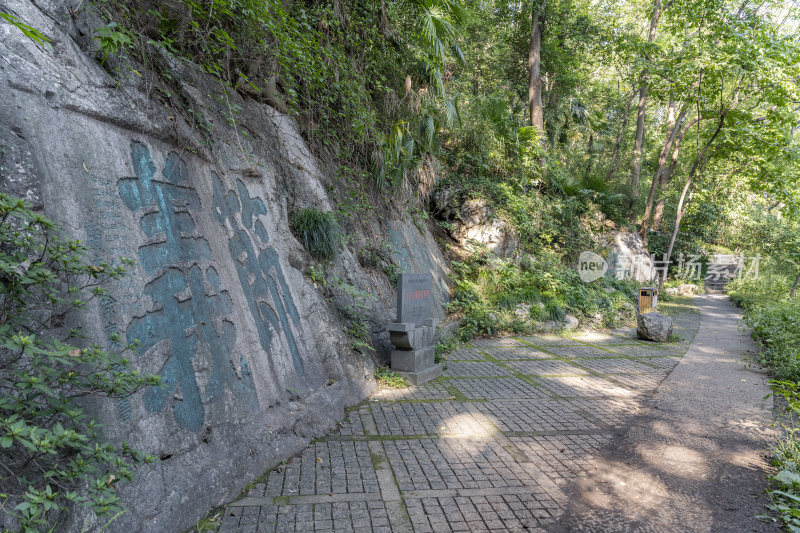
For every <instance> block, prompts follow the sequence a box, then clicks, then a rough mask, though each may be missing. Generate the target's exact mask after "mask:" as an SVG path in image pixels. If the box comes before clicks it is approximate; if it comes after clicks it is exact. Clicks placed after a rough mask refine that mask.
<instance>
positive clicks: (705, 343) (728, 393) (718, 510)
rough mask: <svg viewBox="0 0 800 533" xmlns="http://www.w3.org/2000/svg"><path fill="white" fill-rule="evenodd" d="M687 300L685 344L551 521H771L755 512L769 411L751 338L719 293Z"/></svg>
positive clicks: (614, 527) (627, 525)
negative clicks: (691, 311)
mask: <svg viewBox="0 0 800 533" xmlns="http://www.w3.org/2000/svg"><path fill="white" fill-rule="evenodd" d="M695 302H696V304H697V305H698V306H699V308H700V311H701V313H702V321H701V324H700V329H699V331H698V333H697V336H696V337H695V339H694V342H693V343H692V345H691V347H690V348H689V351H688V352H687V353H686V355H685V356H684V357H683V359H682V360H681V362H680V363H679V364H678V365H677V366H676V367H675V369H674V370H673V371H672V373H671V374H670V375H669V377H668V378H667V379H666V380H665V381H664V382H663V383H662V384H661V386H660V387H659V388H658V390H657V392H656V394H655V395H654V397H653V399H652V401H651V402H650V408H649V409H647V410H645V411H644V412H643V413H642V414H640V415H638V416H636V417H635V418H634V419H633V420H631V422H630V423H629V425H628V426H627V427H626V429H625V431H624V432H623V433H622V435H621V436H620V437H618V438H616V439H615V440H614V443H613V445H612V446H609V447H607V448H606V449H605V450H604V451H603V453H602V455H601V456H600V457H598V458H596V459H595V462H594V468H595V470H594V471H593V472H592V474H591V475H589V476H586V477H582V478H581V479H577V480H575V481H574V482H573V483H572V484H571V485H570V487H569V489H568V490H569V492H570V494H571V498H570V505H569V508H568V509H567V511H566V513H565V514H564V515H563V516H562V517H561V518H560V519H559V525H558V526H555V527H552V528H551V531H564V532H567V531H569V532H573V531H574V532H578V531H580V532H598V533H600V532H602V533H612V532H628V531H631V532H632V531H637V532H638V531H642V532H645V531H652V532H664V531H680V532H701V531H702V532H705V531H708V532H718V531H759V532H760V531H778V527H777V526H775V525H774V524H771V523H765V522H761V521H759V520H757V519H756V518H755V516H757V515H759V514H763V513H764V512H765V511H766V510H765V505H766V503H767V501H766V497H765V495H764V488H765V487H766V482H765V472H766V470H767V468H768V463H767V461H766V459H765V457H764V450H765V449H766V448H767V446H768V444H767V441H768V439H769V438H770V433H769V431H767V429H766V428H768V427H769V425H770V423H771V421H772V399H771V398H769V399H764V396H765V395H767V394H768V393H769V384H768V378H767V377H766V376H765V374H764V372H763V371H761V370H760V369H758V368H756V367H754V366H753V365H752V364H750V363H749V362H748V360H749V359H750V357H752V354H753V353H754V352H755V350H756V349H757V346H756V345H755V343H754V342H753V341H752V340H751V339H750V338H749V336H748V332H747V331H746V329H745V328H743V327H742V325H741V322H740V318H741V317H740V316H739V315H738V312H737V310H735V308H733V306H732V305H731V304H730V302H729V301H728V299H727V298H726V297H724V296H712V295H707V296H702V297H697V298H695Z"/></svg>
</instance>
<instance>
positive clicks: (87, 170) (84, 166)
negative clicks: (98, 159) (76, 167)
mask: <svg viewBox="0 0 800 533" xmlns="http://www.w3.org/2000/svg"><path fill="white" fill-rule="evenodd" d="M83 170H85V171H86V173H87V174H88V173H89V169H88V168H86V161H84V162H83Z"/></svg>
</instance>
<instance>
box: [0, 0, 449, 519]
mask: <svg viewBox="0 0 800 533" xmlns="http://www.w3.org/2000/svg"><path fill="white" fill-rule="evenodd" d="M0 11H4V12H10V13H13V14H15V15H17V16H18V17H19V18H20V19H22V20H24V21H25V22H26V23H28V24H30V25H32V26H34V27H36V28H37V29H39V30H40V31H42V32H43V33H44V34H45V35H47V36H48V37H50V39H52V43H51V45H50V46H47V47H42V46H39V45H37V44H35V43H34V42H33V41H31V40H29V39H27V38H25V37H24V36H23V35H22V34H21V33H20V32H19V31H17V30H16V29H14V28H12V27H11V26H9V25H8V24H0V146H2V148H3V150H1V151H0V157H2V160H1V161H0V168H3V169H4V170H3V171H2V173H0V179H1V180H2V181H1V182H0V190H2V191H4V192H12V193H14V194H17V195H19V196H23V197H26V198H27V199H28V200H30V201H31V202H33V203H34V205H36V206H38V207H39V208H41V209H42V210H43V211H44V212H45V214H46V215H48V216H49V217H50V218H52V219H54V220H55V221H56V222H57V223H59V224H60V225H61V226H62V228H63V229H64V230H65V231H66V232H68V233H69V234H71V235H72V236H73V237H75V238H78V239H81V240H82V241H84V242H85V243H87V245H88V246H89V247H90V254H91V256H92V258H93V259H96V260H101V259H105V260H108V261H111V262H116V261H118V260H119V258H121V257H128V258H132V259H134V260H135V262H136V264H135V267H134V268H133V272H132V276H130V277H129V278H127V279H125V280H123V281H120V282H119V283H117V284H116V285H115V286H113V287H110V289H111V290H112V293H113V295H114V297H115V299H116V301H115V302H113V303H107V304H104V305H98V306H96V307H95V308H94V309H92V310H91V311H90V312H89V313H88V314H87V315H85V316H84V324H83V325H84V327H85V329H86V332H87V334H88V335H89V337H90V338H93V339H107V338H108V337H109V336H110V335H111V334H113V333H119V334H120V335H121V336H122V338H125V339H127V340H128V341H132V340H133V339H139V340H140V341H141V346H140V349H139V350H138V353H137V354H136V355H135V356H134V358H135V361H136V364H137V366H138V367H139V368H140V369H141V370H143V371H147V372H152V373H156V374H160V375H161V376H162V377H163V382H164V383H165V387H164V388H159V389H156V388H152V389H148V390H145V391H141V392H140V393H138V394H136V395H135V396H133V397H131V398H129V399H126V400H124V401H119V402H115V403H109V404H104V405H99V406H97V412H98V415H99V416H100V418H101V421H102V422H103V423H104V424H105V426H106V429H107V432H108V434H109V436H110V437H111V438H112V439H113V440H115V441H118V442H121V441H123V440H125V441H127V442H128V443H130V444H131V445H132V446H134V447H136V448H138V449H140V450H142V451H145V452H147V453H150V454H153V455H156V456H158V457H160V458H161V462H160V463H159V464H158V465H157V466H155V467H154V468H152V469H149V468H145V469H143V470H142V471H140V472H139V473H138V475H137V477H136V479H135V481H134V482H133V483H131V484H129V485H127V486H125V487H123V488H122V489H121V492H122V496H123V499H124V501H125V502H126V504H127V506H128V507H129V508H130V509H131V512H130V513H127V514H125V515H123V516H122V517H121V518H119V519H117V520H116V521H115V522H114V523H113V524H112V528H111V529H113V530H118V531H122V530H126V531H159V532H160V531H175V530H179V529H182V528H186V527H188V526H190V525H192V524H194V523H195V521H196V520H197V518H199V517H200V516H202V515H203V514H204V513H205V511H206V510H207V509H210V508H213V507H215V506H216V505H219V504H222V503H223V502H224V501H226V500H229V499H230V498H232V497H234V496H235V495H236V494H237V493H238V491H239V490H240V489H241V488H242V487H243V486H244V485H245V484H246V483H248V482H249V481H251V480H252V479H254V478H255V477H257V476H259V475H261V474H262V473H263V472H264V471H265V470H267V469H268V468H271V467H272V466H273V465H274V464H276V463H277V462H278V461H280V460H282V459H284V458H285V457H287V456H289V455H291V454H293V453H295V452H296V451H298V450H299V449H301V448H302V447H303V446H304V445H305V444H306V443H307V441H308V440H309V439H310V438H312V437H314V436H315V435H320V434H322V433H324V432H325V431H326V430H327V429H328V428H329V427H330V426H331V425H332V424H333V423H334V422H335V421H336V420H338V419H339V418H341V416H342V412H343V408H344V407H345V406H347V405H350V404H353V403H356V402H357V401H359V400H360V399H362V398H363V397H364V396H365V395H367V394H368V393H369V392H370V391H371V390H372V389H373V388H374V381H373V378H372V374H373V369H374V365H375V360H374V358H373V357H372V356H368V355H362V354H360V353H358V352H355V351H353V350H352V349H351V343H350V340H349V339H348V338H347V336H346V335H345V334H344V333H343V330H344V324H343V323H342V319H341V317H340V314H339V313H337V311H336V309H335V308H334V306H332V305H331V304H330V303H328V302H327V301H326V300H325V298H323V295H322V294H321V293H320V292H319V290H318V289H317V288H315V286H314V284H313V283H311V282H310V281H308V280H307V279H306V278H305V277H304V275H303V273H304V271H305V270H306V269H307V267H308V264H309V261H310V258H309V256H308V254H307V253H306V251H305V250H304V249H303V247H302V246H301V245H300V244H299V243H298V242H297V241H296V240H295V238H294V237H293V236H292V234H291V233H290V231H289V229H288V217H289V213H290V212H291V211H292V210H293V209H297V208H302V207H310V206H314V207H317V208H319V209H323V210H325V209H332V208H333V202H332V199H331V198H330V197H329V192H328V191H329V190H332V189H333V187H332V186H331V179H330V175H331V173H330V172H328V171H326V169H325V168H324V165H322V164H321V163H320V162H319V161H318V160H317V159H316V158H315V157H314V156H313V155H312V153H311V152H310V151H309V148H308V147H307V146H306V144H305V142H304V140H303V138H302V136H301V134H300V133H299V130H298V128H297V126H296V124H295V123H294V121H293V120H292V119H290V118H288V117H287V116H285V115H283V114H281V113H279V112H278V111H276V110H274V109H273V108H271V107H269V106H267V105H265V104H261V103H257V102H255V101H252V100H246V99H242V98H240V97H239V96H238V95H236V94H235V93H234V94H232V95H231V96H230V100H229V101H227V102H220V101H219V99H218V98H215V97H213V96H212V95H214V94H219V93H218V89H219V88H218V87H216V86H215V85H214V84H213V83H212V81H211V80H209V79H208V78H206V77H204V76H202V75H201V74H199V73H198V71H197V69H196V68H194V67H193V66H191V65H186V64H180V63H177V62H176V63H175V64H174V65H172V68H173V72H174V73H175V74H176V75H177V76H176V79H177V83H179V85H180V92H181V98H182V99H184V101H185V106H184V109H191V110H192V113H194V114H196V115H199V116H201V117H202V120H203V121H204V123H205V124H206V125H207V127H206V131H200V130H199V129H198V128H197V126H196V124H195V125H192V124H191V123H190V121H189V118H187V114H186V113H176V112H175V111H174V109H175V108H174V106H167V105H165V104H164V103H162V100H163V98H162V96H163V93H162V92H161V91H160V89H159V87H157V86H154V85H153V84H152V81H151V78H148V77H147V76H143V77H142V78H140V77H138V76H137V75H135V74H132V73H131V72H132V71H130V66H128V68H126V67H125V65H122V64H121V65H117V66H116V67H111V66H110V65H107V68H109V69H111V68H118V69H119V72H117V75H115V76H111V75H110V74H109V73H108V72H107V71H106V70H105V69H104V68H103V67H101V66H100V65H99V64H98V63H97V61H95V60H94V58H93V54H92V53H91V47H92V46H93V44H92V41H91V39H90V37H91V34H92V31H93V29H92V28H93V27H96V25H95V26H93V23H96V21H92V20H91V18H90V17H91V15H90V14H87V13H83V12H81V13H79V14H78V16H74V15H72V14H71V13H70V11H69V10H68V8H67V6H66V5H65V4H62V3H61V2H56V1H47V0H39V1H37V2H32V1H28V0H19V1H16V0H14V1H8V2H4V1H0ZM84 11H86V10H84ZM140 68H141V67H140ZM120 80H121V81H120ZM231 114H233V115H234V116H235V120H236V122H237V128H236V129H233V128H231V126H230V125H229V118H230V117H231ZM360 228H361V229H360V230H359V231H360V234H359V235H357V237H358V239H360V241H361V242H368V241H370V240H376V239H377V240H381V239H385V240H388V241H390V242H392V243H393V245H394V247H395V248H396V250H397V253H396V254H395V261H396V262H397V263H398V264H399V265H400V266H401V268H402V270H403V271H407V272H413V271H432V272H433V273H434V277H435V280H436V286H437V290H438V297H439V300H440V301H442V302H443V301H444V300H445V299H446V297H447V293H448V289H447V282H446V266H445V262H444V260H443V258H442V257H441V255H440V253H439V250H438V248H437V247H436V245H435V243H434V241H433V239H432V237H431V235H430V233H428V232H427V231H426V230H425V228H422V229H418V228H417V226H416V225H415V224H413V223H412V222H411V221H409V220H408V219H403V218H402V217H399V216H398V217H394V218H393V217H392V216H391V215H387V216H385V217H383V218H382V219H381V218H379V217H377V216H375V217H374V219H368V220H361V221H360ZM358 239H357V240H358ZM351 248H352V247H351ZM330 270H331V271H332V272H333V273H335V274H336V275H337V276H338V277H339V278H340V279H343V280H346V281H347V282H348V283H350V284H352V285H353V286H354V287H358V288H360V289H362V290H365V291H367V292H369V293H370V294H372V295H374V296H375V297H376V299H375V300H374V301H373V302H371V303H370V310H369V314H368V317H367V318H368V321H369V323H370V327H371V330H372V331H371V333H372V335H373V338H374V339H375V340H376V341H377V344H378V345H379V348H380V347H382V348H383V349H384V350H385V349H386V347H387V345H388V343H387V334H386V331H385V324H386V322H387V321H389V320H391V319H393V318H394V293H393V290H394V289H393V287H392V286H391V285H390V283H389V282H388V280H387V278H386V277H385V276H383V275H379V274H378V273H376V272H373V271H367V270H365V269H363V268H362V267H361V266H360V264H359V263H358V260H357V259H356V254H355V253H354V250H345V251H344V252H343V253H342V254H341V256H340V257H339V258H338V259H337V260H336V261H335V263H334V264H333V265H332V266H331V268H330ZM440 312H441V311H440ZM110 342H111V341H109V343H110ZM87 519H88V520H89V523H91V520H92V517H84V516H78V517H76V518H75V519H74V522H75V523H74V524H72V527H73V528H76V529H80V528H81V527H83V525H84V521H85V520H87Z"/></svg>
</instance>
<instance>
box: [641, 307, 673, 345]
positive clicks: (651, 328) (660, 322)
mask: <svg viewBox="0 0 800 533" xmlns="http://www.w3.org/2000/svg"><path fill="white" fill-rule="evenodd" d="M636 335H637V336H638V337H639V338H640V339H645V340H650V341H656V342H666V341H667V340H668V339H669V337H670V335H672V319H671V318H670V317H668V316H666V315H662V314H661V313H659V312H657V311H653V312H651V313H644V314H641V315H639V316H638V317H637V319H636Z"/></svg>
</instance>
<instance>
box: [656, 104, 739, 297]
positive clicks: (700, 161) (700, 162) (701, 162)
mask: <svg viewBox="0 0 800 533" xmlns="http://www.w3.org/2000/svg"><path fill="white" fill-rule="evenodd" d="M727 114H728V110H725V111H723V112H722V113H720V116H719V124H717V129H716V130H715V131H714V134H713V135H712V136H711V138H710V139H709V140H708V142H706V144H705V146H703V150H702V151H701V152H699V153H698V154H697V157H696V158H695V160H694V164H693V165H692V169H691V170H690V171H689V178H688V179H687V180H686V185H684V187H683V191H682V192H681V197H680V200H678V210H677V211H676V213H675V226H674V227H673V228H672V236H671V237H670V239H669V247H668V248H667V256H666V257H665V258H664V261H665V264H666V265H669V262H670V259H671V258H672V250H673V248H674V247H675V239H676V238H677V237H678V230H680V227H681V219H682V218H683V215H685V214H686V210H685V209H684V207H683V203H684V201H685V200H686V193H687V192H689V189H690V188H691V187H692V185H693V184H694V178H695V174H696V173H697V171H698V170H700V172H702V169H703V167H705V164H706V161H707V158H706V154H707V153H708V148H709V147H710V146H711V145H712V144H713V143H714V140H715V139H716V138H717V136H718V135H719V132H720V131H722V126H723V124H725V115H727ZM701 119H702V117H698V120H701ZM665 274H666V272H665ZM666 277H667V276H666V275H664V276H662V277H661V280H660V281H659V290H663V289H664V281H666Z"/></svg>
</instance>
